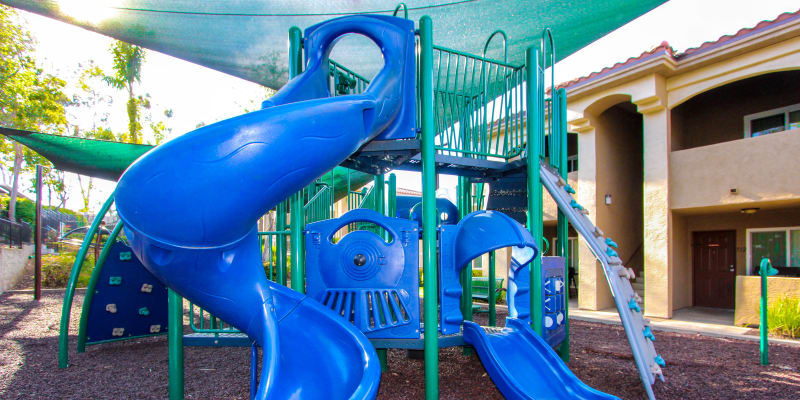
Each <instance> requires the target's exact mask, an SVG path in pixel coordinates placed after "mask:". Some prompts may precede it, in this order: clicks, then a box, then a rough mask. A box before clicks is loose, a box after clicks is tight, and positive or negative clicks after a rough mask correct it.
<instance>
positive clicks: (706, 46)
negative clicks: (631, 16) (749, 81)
mask: <svg viewBox="0 0 800 400" xmlns="http://www.w3.org/2000/svg"><path fill="white" fill-rule="evenodd" d="M799 18H800V10H797V11H795V12H785V13H783V14H781V15H779V16H778V17H776V18H775V19H772V20H768V21H761V22H759V23H758V24H756V26H754V27H752V28H742V29H740V30H739V31H738V32H736V33H735V34H733V35H724V36H721V37H720V38H719V39H717V40H714V41H709V42H705V43H703V44H701V45H700V46H697V47H692V48H689V49H686V51H684V52H683V53H676V52H675V50H674V49H673V48H672V47H671V46H670V45H669V43H667V42H666V41H664V42H661V44H660V45H658V46H657V47H656V48H654V49H652V50H650V51H646V52H644V53H642V54H640V55H639V56H637V57H631V58H629V59H627V60H625V61H624V62H618V63H616V64H614V65H612V66H610V67H606V68H603V69H601V70H600V71H597V72H592V73H591V74H589V75H586V76H583V77H580V78H576V79H573V80H571V81H568V82H564V83H561V84H559V85H557V86H556V87H558V88H568V87H574V86H580V85H583V84H586V83H589V82H591V81H594V80H595V79H598V78H601V77H603V76H605V75H608V74H609V73H611V72H615V71H619V70H622V69H625V68H629V67H632V66H634V65H637V64H640V63H642V62H645V61H647V60H649V59H651V58H653V57H657V56H660V55H667V56H669V57H671V58H672V59H673V60H676V61H677V60H683V59H686V58H689V57H692V56H695V55H698V54H702V53H705V52H707V51H709V50H712V49H714V48H717V47H720V46H723V45H725V44H728V43H730V42H733V41H737V40H741V39H743V38H746V37H748V36H751V35H755V34H757V33H761V32H763V31H766V30H769V29H773V28H777V27H779V26H781V25H783V24H785V23H788V22H790V21H794V20H797V19H799Z"/></svg>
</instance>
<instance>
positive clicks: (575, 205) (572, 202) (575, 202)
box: [569, 199, 583, 210]
mask: <svg viewBox="0 0 800 400" xmlns="http://www.w3.org/2000/svg"><path fill="white" fill-rule="evenodd" d="M569 205H570V207H572V208H574V209H576V210H583V206H582V205H580V204H578V202H577V201H575V199H572V200H570V201H569Z"/></svg>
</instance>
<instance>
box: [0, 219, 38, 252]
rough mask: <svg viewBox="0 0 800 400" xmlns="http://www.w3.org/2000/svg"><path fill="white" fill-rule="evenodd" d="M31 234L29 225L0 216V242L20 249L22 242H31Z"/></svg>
mask: <svg viewBox="0 0 800 400" xmlns="http://www.w3.org/2000/svg"><path fill="white" fill-rule="evenodd" d="M32 236H33V235H32V230H31V227H30V225H28V224H26V223H24V222H14V221H11V220H7V219H5V218H0V244H3V245H8V247H14V246H16V247H19V248H20V249H21V248H22V245H23V244H24V243H30V242H31V237H32Z"/></svg>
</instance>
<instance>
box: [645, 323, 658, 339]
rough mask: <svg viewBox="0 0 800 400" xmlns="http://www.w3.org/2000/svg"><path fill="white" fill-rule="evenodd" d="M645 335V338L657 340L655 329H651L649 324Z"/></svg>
mask: <svg viewBox="0 0 800 400" xmlns="http://www.w3.org/2000/svg"><path fill="white" fill-rule="evenodd" d="M644 337H645V339H650V341H651V342H655V341H656V335H653V331H651V330H650V327H649V326H645V327H644Z"/></svg>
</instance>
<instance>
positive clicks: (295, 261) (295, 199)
mask: <svg viewBox="0 0 800 400" xmlns="http://www.w3.org/2000/svg"><path fill="white" fill-rule="evenodd" d="M291 209H292V210H291V217H290V219H289V224H290V225H291V234H290V236H291V239H290V240H291V242H292V243H291V245H292V254H291V256H292V289H293V290H295V291H298V292H300V293H305V292H306V290H305V286H306V285H305V265H304V262H305V260H304V259H303V225H304V224H303V219H304V216H303V191H302V190H301V191H300V192H298V193H295V194H294V195H293V196H292V204H291Z"/></svg>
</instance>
